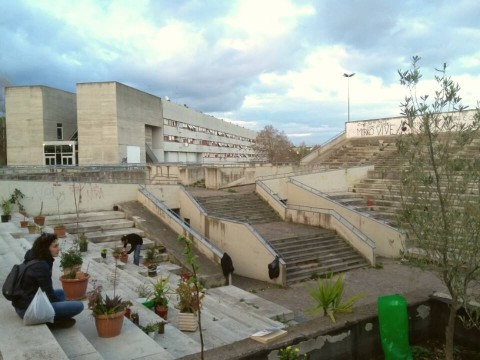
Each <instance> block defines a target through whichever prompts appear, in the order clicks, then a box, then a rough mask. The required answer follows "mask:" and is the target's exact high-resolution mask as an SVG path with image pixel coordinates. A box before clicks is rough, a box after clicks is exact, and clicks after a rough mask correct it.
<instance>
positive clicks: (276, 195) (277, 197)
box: [256, 180, 286, 208]
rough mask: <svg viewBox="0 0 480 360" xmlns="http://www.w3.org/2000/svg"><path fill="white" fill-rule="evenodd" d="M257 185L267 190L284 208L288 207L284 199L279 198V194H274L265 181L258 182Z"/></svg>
mask: <svg viewBox="0 0 480 360" xmlns="http://www.w3.org/2000/svg"><path fill="white" fill-rule="evenodd" d="M256 183H257V184H258V185H259V186H260V187H261V188H262V189H263V190H265V191H266V192H267V193H268V194H269V195H270V196H271V197H272V198H273V199H274V200H275V201H277V202H278V203H279V204H280V205H281V206H283V207H284V208H285V207H286V206H285V203H284V202H283V201H282V199H281V198H280V196H278V194H277V193H276V192H273V191H272V189H270V188H269V187H268V186H267V185H266V184H265V183H264V182H263V181H261V180H257V181H256Z"/></svg>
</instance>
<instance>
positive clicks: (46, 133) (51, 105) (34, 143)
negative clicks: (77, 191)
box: [5, 86, 76, 165]
mask: <svg viewBox="0 0 480 360" xmlns="http://www.w3.org/2000/svg"><path fill="white" fill-rule="evenodd" d="M5 104H6V122H7V164H8V165H44V162H43V142H44V141H49V140H50V141H51V140H57V136H56V134H57V123H62V124H63V130H64V139H68V138H69V137H70V136H71V135H72V134H73V132H74V131H75V128H76V125H75V123H76V110H75V108H76V99H75V94H72V93H69V92H66V91H62V90H57V89H52V88H49V87H45V86H20V87H9V88H7V89H6V103H5Z"/></svg>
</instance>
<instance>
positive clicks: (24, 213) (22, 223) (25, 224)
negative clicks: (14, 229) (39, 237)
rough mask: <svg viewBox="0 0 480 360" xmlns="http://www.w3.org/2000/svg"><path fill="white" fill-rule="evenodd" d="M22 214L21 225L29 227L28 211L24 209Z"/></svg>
mask: <svg viewBox="0 0 480 360" xmlns="http://www.w3.org/2000/svg"><path fill="white" fill-rule="evenodd" d="M21 214H22V215H23V220H20V227H22V228H26V227H28V220H27V213H26V212H25V211H23V212H21Z"/></svg>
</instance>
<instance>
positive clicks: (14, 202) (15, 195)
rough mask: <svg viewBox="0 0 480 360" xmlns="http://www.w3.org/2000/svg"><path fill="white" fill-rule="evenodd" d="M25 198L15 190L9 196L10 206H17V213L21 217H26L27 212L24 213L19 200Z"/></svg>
mask: <svg viewBox="0 0 480 360" xmlns="http://www.w3.org/2000/svg"><path fill="white" fill-rule="evenodd" d="M24 197H25V195H24V194H23V193H22V191H21V190H19V189H17V188H15V190H13V193H12V195H11V196H10V202H11V203H12V205H17V207H18V212H19V213H20V214H22V215H23V216H26V215H27V212H26V211H25V207H24V206H23V204H22V202H21V200H22V199H23V198H24Z"/></svg>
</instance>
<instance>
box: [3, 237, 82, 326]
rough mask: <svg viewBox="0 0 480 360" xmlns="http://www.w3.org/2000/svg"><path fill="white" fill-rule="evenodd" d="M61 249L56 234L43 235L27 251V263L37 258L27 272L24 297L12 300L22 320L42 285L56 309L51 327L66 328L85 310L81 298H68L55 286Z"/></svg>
mask: <svg viewBox="0 0 480 360" xmlns="http://www.w3.org/2000/svg"><path fill="white" fill-rule="evenodd" d="M59 252H60V246H59V244H58V240H57V236H56V235H54V234H42V235H40V236H39V237H38V238H37V239H36V240H35V242H34V243H33V246H32V248H31V249H30V250H28V251H27V252H26V253H25V259H24V263H27V262H29V261H31V260H37V261H36V262H34V263H32V264H31V265H30V266H29V267H28V268H27V269H26V271H25V274H24V276H23V280H22V282H21V285H20V286H21V288H22V290H23V292H24V293H23V296H22V297H21V298H20V299H18V300H14V301H12V305H13V306H14V307H15V311H16V312H17V314H18V316H20V317H21V318H22V319H23V317H24V315H25V312H26V311H27V309H28V306H29V305H30V303H31V302H32V300H33V298H34V297H35V294H36V293H37V290H38V288H41V289H42V291H44V292H45V294H46V295H47V297H48V299H49V300H50V303H51V304H52V307H53V309H54V310H55V318H54V322H53V324H50V323H47V325H49V326H50V327H51V328H66V327H70V326H73V325H74V324H75V319H73V317H74V316H75V315H78V314H79V313H81V312H82V311H83V303H82V302H81V301H65V294H64V292H63V290H62V289H53V284H52V267H53V262H54V261H55V258H56V257H57V256H58V254H59Z"/></svg>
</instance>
